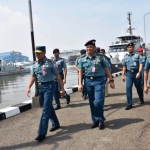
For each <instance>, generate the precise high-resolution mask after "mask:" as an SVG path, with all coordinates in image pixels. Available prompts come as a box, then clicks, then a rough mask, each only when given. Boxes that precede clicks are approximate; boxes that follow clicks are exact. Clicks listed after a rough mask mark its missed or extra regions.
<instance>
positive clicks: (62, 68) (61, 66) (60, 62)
mask: <svg viewBox="0 0 150 150" xmlns="http://www.w3.org/2000/svg"><path fill="white" fill-rule="evenodd" d="M53 54H54V62H55V63H56V65H57V69H58V71H59V74H60V77H61V79H62V81H63V84H65V83H66V77H67V66H66V63H65V60H64V59H63V58H61V57H59V54H60V53H59V49H58V48H55V49H54V50H53ZM59 97H60V85H59V83H58V81H57V80H56V78H55V93H54V99H55V102H56V107H55V110H58V109H60V108H61V106H60V101H59ZM64 97H65V98H66V103H67V104H69V103H70V95H68V94H67V93H66V92H65V95H64Z"/></svg>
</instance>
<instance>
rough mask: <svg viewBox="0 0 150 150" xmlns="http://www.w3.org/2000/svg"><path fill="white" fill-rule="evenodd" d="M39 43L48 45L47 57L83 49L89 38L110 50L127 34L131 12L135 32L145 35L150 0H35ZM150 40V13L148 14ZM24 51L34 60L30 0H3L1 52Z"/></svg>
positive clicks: (0, 6) (148, 36) (0, 10)
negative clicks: (57, 52) (55, 52)
mask: <svg viewBox="0 0 150 150" xmlns="http://www.w3.org/2000/svg"><path fill="white" fill-rule="evenodd" d="M31 1H32V12H33V21H34V35H35V45H37V46H40V45H45V46H46V48H47V56H48V57H49V56H52V51H53V49H54V48H59V49H60V50H70V49H82V48H84V44H85V42H86V41H88V40H90V39H96V41H97V42H96V45H97V46H99V47H101V48H105V49H106V50H108V46H109V45H111V43H112V42H113V41H114V40H115V38H116V37H117V36H119V35H122V34H125V33H126V32H125V30H126V28H127V24H128V22H127V12H129V11H132V25H133V26H134V27H135V28H137V30H136V31H135V32H134V33H135V34H136V35H140V36H142V37H143V38H144V31H143V30H144V29H143V24H144V22H143V16H144V14H146V13H148V12H150V9H149V8H150V0H31ZM145 20H146V41H147V43H150V14H149V15H147V16H146V19H145ZM12 50H15V51H20V52H22V53H23V54H24V55H27V56H29V57H30V59H31V60H32V49H31V37H30V23H29V12H28V0H0V52H6V51H12Z"/></svg>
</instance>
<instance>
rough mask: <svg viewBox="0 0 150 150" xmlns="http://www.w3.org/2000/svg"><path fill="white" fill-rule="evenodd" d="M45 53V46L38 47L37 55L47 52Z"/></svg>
mask: <svg viewBox="0 0 150 150" xmlns="http://www.w3.org/2000/svg"><path fill="white" fill-rule="evenodd" d="M45 51H46V47H45V46H36V49H35V52H36V53H41V52H45Z"/></svg>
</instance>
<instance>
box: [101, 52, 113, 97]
mask: <svg viewBox="0 0 150 150" xmlns="http://www.w3.org/2000/svg"><path fill="white" fill-rule="evenodd" d="M99 53H100V54H102V55H104V57H105V58H106V60H107V62H108V64H109V69H110V72H111V73H112V63H111V59H110V58H109V57H108V56H106V55H105V49H100V51H99ZM108 82H109V78H108V80H107V78H106V84H105V96H108Z"/></svg>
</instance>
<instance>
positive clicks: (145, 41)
mask: <svg viewBox="0 0 150 150" xmlns="http://www.w3.org/2000/svg"><path fill="white" fill-rule="evenodd" d="M148 14H150V12H149V13H146V14H145V15H144V37H145V44H146V28H145V16H146V15H148Z"/></svg>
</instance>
